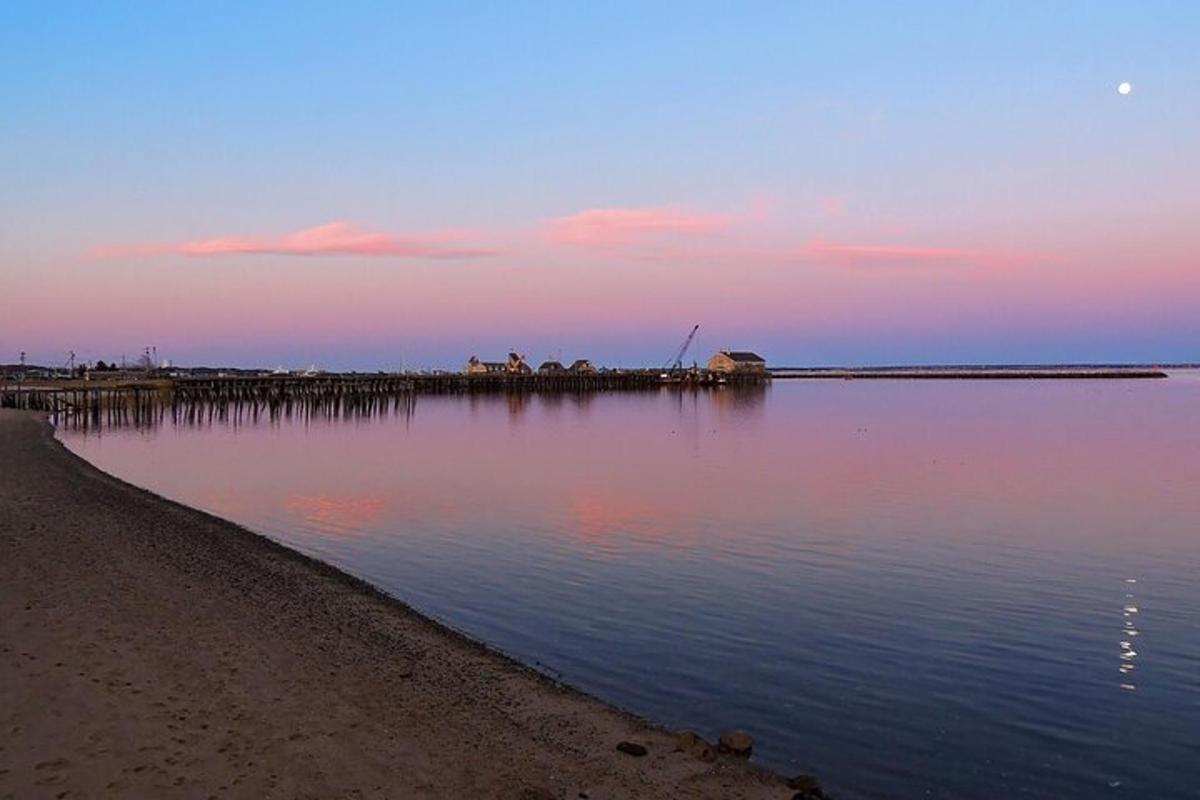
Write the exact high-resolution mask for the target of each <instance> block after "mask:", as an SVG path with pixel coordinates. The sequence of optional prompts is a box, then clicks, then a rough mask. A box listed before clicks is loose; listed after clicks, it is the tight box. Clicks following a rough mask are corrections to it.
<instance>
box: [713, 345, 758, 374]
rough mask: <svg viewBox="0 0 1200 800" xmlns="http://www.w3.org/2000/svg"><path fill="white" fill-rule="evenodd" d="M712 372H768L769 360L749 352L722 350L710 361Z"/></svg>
mask: <svg viewBox="0 0 1200 800" xmlns="http://www.w3.org/2000/svg"><path fill="white" fill-rule="evenodd" d="M708 368H709V370H710V371H712V372H766V371H767V360H766V359H765V358H763V357H762V356H760V355H758V354H757V353H751V352H750V351H748V350H721V351H720V352H718V353H717V354H716V355H715V356H713V357H712V358H710V359H709V360H708Z"/></svg>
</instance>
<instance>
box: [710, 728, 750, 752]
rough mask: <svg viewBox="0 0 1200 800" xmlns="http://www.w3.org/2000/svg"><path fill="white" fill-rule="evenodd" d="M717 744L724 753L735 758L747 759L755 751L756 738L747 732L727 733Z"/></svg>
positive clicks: (722, 735)
mask: <svg viewBox="0 0 1200 800" xmlns="http://www.w3.org/2000/svg"><path fill="white" fill-rule="evenodd" d="M717 744H718V746H719V747H720V748H721V752H722V753H733V754H734V755H735V756H742V757H744V758H746V757H749V756H750V751H751V750H753V749H754V737H753V736H751V735H750V734H748V733H746V732H745V731H725V732H724V733H722V734H721V737H720V738H719V739H717Z"/></svg>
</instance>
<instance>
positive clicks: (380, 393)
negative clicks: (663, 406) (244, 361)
mask: <svg viewBox="0 0 1200 800" xmlns="http://www.w3.org/2000/svg"><path fill="white" fill-rule="evenodd" d="M769 380H770V376H769V375H767V374H765V373H758V374H754V375H750V374H746V375H724V374H718V373H713V372H710V371H707V370H687V371H682V372H663V371H661V370H649V369H633V370H603V371H597V372H594V373H569V372H564V373H553V374H546V373H533V374H516V373H488V374H478V375H468V374H463V373H451V372H442V373H322V374H318V375H258V376H246V375H227V376H204V377H152V376H142V377H130V376H122V377H119V378H107V379H106V378H101V377H94V378H92V379H90V380H83V379H40V380H36V381H28V382H9V383H6V384H0V408H17V409H25V410H32V411H43V412H46V413H49V414H51V415H53V416H54V417H55V419H56V420H58V421H60V422H64V423H66V424H72V425H77V426H82V427H87V426H89V425H94V426H100V425H109V426H113V425H117V426H119V425H147V424H157V423H159V422H162V421H164V420H166V419H170V420H172V421H174V422H184V423H193V424H194V423H201V422H210V423H211V422H214V421H220V422H225V421H234V422H236V421H238V420H242V419H245V420H247V421H255V420H257V419H259V418H260V417H263V416H265V417H267V418H269V419H279V418H289V419H290V418H292V417H293V416H296V415H302V416H304V417H306V418H311V417H326V418H335V417H350V416H354V417H363V416H368V417H369V416H373V415H376V414H384V413H394V412H400V413H407V412H409V411H411V408H412V404H413V403H414V402H415V398H416V397H417V396H419V395H436V394H522V393H534V392H536V393H568V394H569V393H576V394H584V393H594V392H635V391H637V392H648V391H659V390H662V389H664V387H677V388H693V389H701V388H705V387H712V388H715V387H719V386H726V385H733V386H751V385H759V386H761V385H763V384H764V383H766V382H767V381H769Z"/></svg>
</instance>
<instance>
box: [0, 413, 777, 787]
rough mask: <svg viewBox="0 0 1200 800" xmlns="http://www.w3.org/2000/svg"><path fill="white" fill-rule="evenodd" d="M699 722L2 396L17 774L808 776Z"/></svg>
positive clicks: (75, 780) (415, 780)
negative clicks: (739, 749) (439, 614)
mask: <svg viewBox="0 0 1200 800" xmlns="http://www.w3.org/2000/svg"><path fill="white" fill-rule="evenodd" d="M729 722H730V727H736V724H737V720H730V721H729ZM677 741H678V737H677V736H676V735H675V734H674V733H672V732H669V731H665V730H662V729H659V728H656V727H654V726H652V725H650V724H648V723H646V722H644V721H642V720H639V719H637V718H636V717H634V716H632V715H629V714H626V713H623V712H621V711H619V710H616V709H613V708H611V707H609V706H607V705H605V704H603V703H601V702H600V701H598V700H596V699H593V698H591V697H588V696H585V695H583V694H581V693H579V692H576V691H574V690H571V689H568V688H564V687H562V686H559V685H557V684H555V683H553V682H552V681H550V680H548V679H547V678H544V677H543V676H541V675H540V674H538V673H535V672H533V671H532V670H529V669H527V668H525V667H522V666H521V665H519V664H517V663H515V662H513V661H512V660H510V659H508V658H506V657H504V656H502V655H499V654H496V653H494V652H491V651H489V650H487V649H486V648H484V647H482V646H481V645H479V644H477V643H474V642H471V641H469V640H467V639H465V638H464V637H462V636H459V635H457V634H455V633H453V632H451V631H448V630H446V629H444V628H443V627H441V626H438V625H436V624H435V623H432V622H430V621H429V620H427V619H425V618H424V617H422V616H421V615H419V614H417V613H415V612H414V611H412V610H410V609H408V608H407V607H405V606H403V605H402V604H400V603H398V602H396V601H394V600H391V599H389V598H387V597H385V596H383V595H382V594H380V593H378V592H376V591H374V590H373V589H371V588H370V587H369V586H367V585H365V584H363V583H362V582H360V581H357V580H355V579H353V578H351V577H349V576H347V575H345V574H344V573H341V572H339V571H337V570H335V569H333V568H331V567H329V566H326V565H323V564H321V563H319V562H316V561H313V560H311V559H308V558H306V557H304V556H302V555H300V554H298V553H295V552H294V551H291V550H288V549H286V548H284V547H282V546H280V545H277V544H275V543H273V542H271V541H270V540H268V539H266V538H264V537H261V536H258V535H256V534H253V533H250V532H248V531H246V530H244V529H242V528H240V527H238V526H236V525H233V524H232V523H229V522H226V521H224V520H221V519H217V518H215V517H212V516H210V515H208V514H205V513H202V512H200V511H196V510H194V509H190V508H187V507H184V506H181V505H179V504H176V503H173V502H170V501H167V500H164V499H162V498H160V497H157V496H155V495H153V494H151V493H149V492H146V491H143V490H141V489H138V488H136V487H133V486H130V485H129V484H126V483H124V482H122V481H120V480H118V479H116V478H113V477H111V476H109V475H106V474H104V473H102V472H100V471H99V470H97V469H95V468H93V467H92V466H90V465H89V464H87V463H86V462H84V461H83V460H81V459H80V458H78V457H76V456H75V455H73V454H72V453H70V452H68V451H67V450H66V449H65V448H64V447H62V446H61V445H60V444H59V443H58V442H57V441H56V440H55V439H54V436H53V431H52V429H51V427H50V426H49V424H48V423H47V422H46V421H45V420H44V419H42V418H41V417H39V416H36V415H34V414H32V413H28V412H15V411H3V410H0V798H10V797H11V798H41V797H53V798H76V797H189V798H191V797H196V798H208V797H247V798H249V797H254V798H258V797H278V798H292V797H297V798H299V797H304V798H309V797H311V798H342V797H347V798H348V797H353V798H360V797H361V798H367V797H371V798H382V797H398V798H526V799H527V800H535V799H536V798H595V799H596V800H601V799H604V798H668V797H669V798H717V797H721V798H773V799H774V800H780V799H782V798H790V797H792V796H793V794H794V790H791V789H788V788H787V786H786V785H785V783H784V782H783V781H782V779H780V778H779V777H778V776H775V775H773V774H771V773H768V772H766V771H765V770H760V769H758V768H757V767H755V766H754V765H753V764H751V763H748V762H746V761H745V760H743V759H740V758H738V757H736V756H734V755H726V754H722V755H720V756H719V757H717V759H716V760H715V761H705V760H701V759H699V758H697V757H695V755H693V754H689V753H688V752H683V751H680V750H678V749H677ZM621 742H632V743H635V744H638V745H641V746H643V747H645V748H646V750H647V754H646V755H644V756H641V757H635V756H632V755H627V754H626V753H624V752H620V751H618V750H617V749H616V748H617V745H618V744H619V743H621ZM635 749H636V748H635Z"/></svg>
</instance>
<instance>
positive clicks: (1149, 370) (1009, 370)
mask: <svg viewBox="0 0 1200 800" xmlns="http://www.w3.org/2000/svg"><path fill="white" fill-rule="evenodd" d="M770 372H771V377H772V378H774V379H776V380H798V379H805V378H808V379H819V378H840V379H855V378H861V379H868V380H870V379H874V380H879V379H893V380H921V379H924V380H930V379H933V380H1064V379H1084V380H1098V379H1102V380H1123V379H1145V378H1166V377H1168V376H1167V373H1166V371H1165V369H1164V368H1159V367H1140V366H1136V367H1135V366H1129V367H1125V366H1094V367H1093V366H1063V367H1058V366H1044V367H1043V366H1028V367H1025V366H1014V367H992V366H957V367H772V368H771V370H770Z"/></svg>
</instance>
